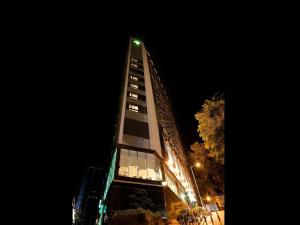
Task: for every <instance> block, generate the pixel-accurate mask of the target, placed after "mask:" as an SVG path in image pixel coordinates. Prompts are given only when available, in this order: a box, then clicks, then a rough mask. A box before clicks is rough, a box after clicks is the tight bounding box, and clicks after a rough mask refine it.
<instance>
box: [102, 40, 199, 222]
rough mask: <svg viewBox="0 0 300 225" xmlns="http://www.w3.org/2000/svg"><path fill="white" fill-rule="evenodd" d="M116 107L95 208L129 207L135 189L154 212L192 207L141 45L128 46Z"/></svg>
mask: <svg viewBox="0 0 300 225" xmlns="http://www.w3.org/2000/svg"><path fill="white" fill-rule="evenodd" d="M119 108H120V110H119V116H118V122H117V129H116V135H115V140H114V141H115V149H114V151H113V152H112V161H111V165H110V168H109V172H108V177H107V181H106V182H107V183H106V188H105V190H104V195H103V201H102V202H101V204H102V205H100V207H99V208H101V209H103V207H105V208H107V212H110V213H113V212H114V211H116V210H123V209H128V208H131V207H132V205H130V204H131V202H130V198H128V196H130V195H131V194H132V193H134V191H135V190H137V189H142V190H144V191H146V192H147V195H148V197H149V198H150V199H151V200H152V203H151V204H152V206H154V208H155V209H156V210H162V211H170V210H173V209H174V207H175V205H176V204H177V203H182V204H187V205H194V204H196V202H197V199H196V195H195V189H194V186H193V183H192V179H191V176H190V172H189V169H188V168H189V167H188V165H187V161H186V158H185V151H184V149H183V146H182V145H181V142H180V140H179V135H178V131H177V129H176V125H175V121H174V118H173V116H172V112H171V107H170V105H169V101H168V98H167V95H166V92H165V90H164V88H163V86H162V83H161V81H160V78H159V76H158V72H157V70H156V69H155V65H154V63H153V61H152V60H151V56H150V54H149V52H148V51H147V49H146V47H145V45H144V43H143V42H142V41H140V40H138V39H135V38H131V39H130V43H129V48H128V52H127V61H126V65H125V72H124V76H123V83H122V94H121V100H120V106H119ZM168 219H171V218H168Z"/></svg>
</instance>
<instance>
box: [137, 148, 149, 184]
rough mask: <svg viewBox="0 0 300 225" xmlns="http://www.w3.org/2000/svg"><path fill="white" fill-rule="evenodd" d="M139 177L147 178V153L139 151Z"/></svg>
mask: <svg viewBox="0 0 300 225" xmlns="http://www.w3.org/2000/svg"><path fill="white" fill-rule="evenodd" d="M138 177H139V178H142V179H147V167H146V153H145V152H138Z"/></svg>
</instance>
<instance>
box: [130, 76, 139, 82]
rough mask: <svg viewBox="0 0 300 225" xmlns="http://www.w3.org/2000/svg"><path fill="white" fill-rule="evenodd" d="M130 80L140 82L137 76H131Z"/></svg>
mask: <svg viewBox="0 0 300 225" xmlns="http://www.w3.org/2000/svg"><path fill="white" fill-rule="evenodd" d="M130 79H132V80H136V81H138V80H139V79H138V78H137V77H135V76H132V75H130Z"/></svg>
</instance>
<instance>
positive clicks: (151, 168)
mask: <svg viewBox="0 0 300 225" xmlns="http://www.w3.org/2000/svg"><path fill="white" fill-rule="evenodd" d="M147 172H148V179H149V180H156V173H155V156H154V155H153V154H148V153H147Z"/></svg>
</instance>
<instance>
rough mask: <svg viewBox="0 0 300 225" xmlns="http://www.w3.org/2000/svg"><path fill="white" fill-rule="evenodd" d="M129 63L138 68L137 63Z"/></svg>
mask: <svg viewBox="0 0 300 225" xmlns="http://www.w3.org/2000/svg"><path fill="white" fill-rule="evenodd" d="M131 65H132V66H134V67H136V68H138V67H139V66H138V65H136V64H135V63H131Z"/></svg>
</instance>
